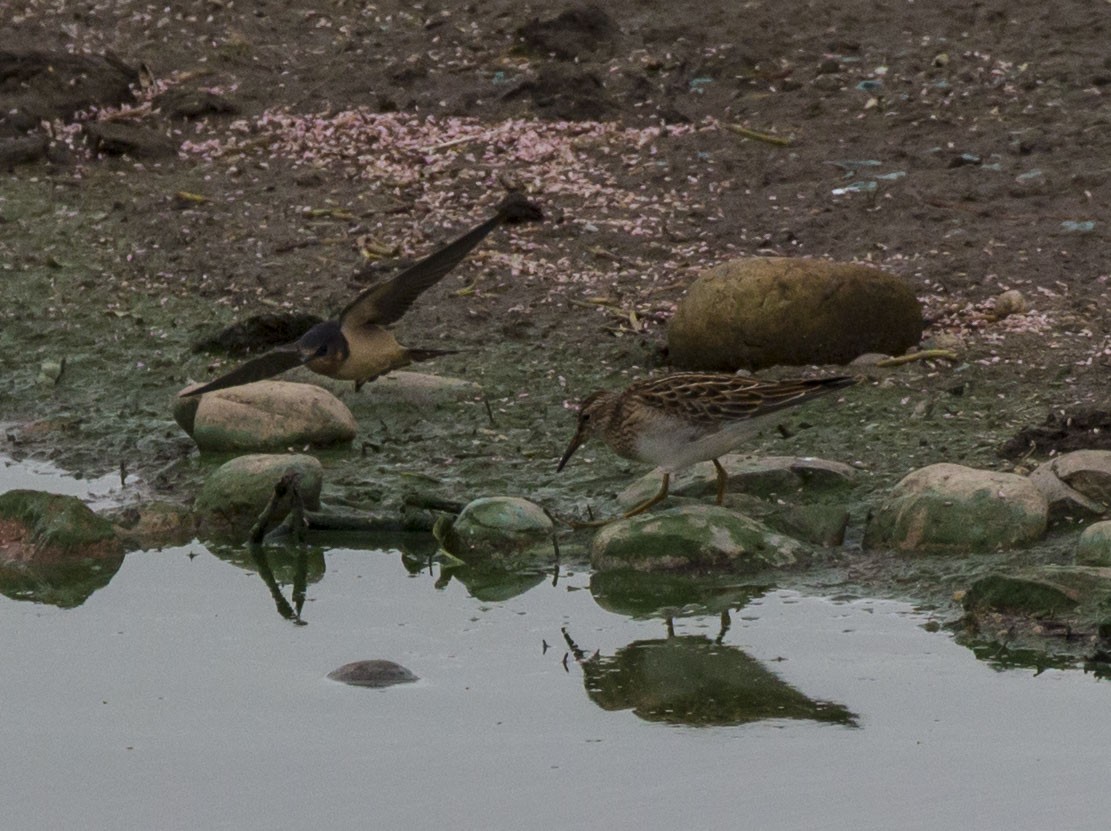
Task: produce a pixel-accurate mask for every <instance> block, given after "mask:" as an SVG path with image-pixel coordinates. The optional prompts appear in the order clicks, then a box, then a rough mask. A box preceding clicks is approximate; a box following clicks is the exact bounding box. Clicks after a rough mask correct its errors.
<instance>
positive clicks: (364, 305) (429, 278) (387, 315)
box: [339, 193, 544, 332]
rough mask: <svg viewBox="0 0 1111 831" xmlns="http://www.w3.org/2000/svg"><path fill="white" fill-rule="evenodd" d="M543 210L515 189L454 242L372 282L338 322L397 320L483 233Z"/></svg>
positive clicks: (534, 217) (347, 325) (532, 218)
mask: <svg viewBox="0 0 1111 831" xmlns="http://www.w3.org/2000/svg"><path fill="white" fill-rule="evenodd" d="M543 217H544V214H543V212H542V211H541V210H540V208H539V207H538V206H537V205H536V204H535V203H533V202H530V201H529V200H527V199H525V197H524V196H522V195H520V194H518V193H511V194H510V195H509V196H507V197H506V198H505V200H504V201H503V202H502V203H501V205H499V206H498V211H497V213H495V214H494V215H493V216H492V217H490V218H489V219H488V220H486V221H485V222H483V223H482V224H481V225H477V226H475V227H474V228H472V229H471V230H470V231H468V232H467V233H466V234H464V235H463V236H461V237H459V239H457V240H455V242H452V243H450V244H449V245H446V246H444V247H443V248H441V249H440V250H439V251H436V252H435V253H433V254H429V255H428V256H427V257H425V258H424V259H423V260H421V261H420V262H419V263H417V264H416V265H413V266H411V267H410V268H407V269H405V271H403V272H401V273H400V274H398V275H397V276H395V277H391V278H390V279H389V280H384V281H382V282H381V283H376V284H375V285H373V286H370V287H369V288H367V289H366V290H364V291H363V292H362V293H361V294H359V296H358V297H356V298H355V299H354V300H352V301H351V302H350V303H349V304H348V305H347V308H345V309H344V310H343V312H342V313H341V314H340V317H339V320H340V325H341V326H342V327H343V330H344V332H350V331H352V330H353V329H356V328H358V327H360V326H365V325H366V324H368V323H373V324H378V325H380V326H385V325H387V324H390V323H395V322H397V321H398V320H399V319H400V318H401V316H402V315H403V314H405V312H406V311H408V309H409V307H410V306H411V305H413V301H414V300H416V299H417V297H419V296H420V294H421V292H423V291H425V290H426V289H428V288H430V287H431V286H433V285H435V284H436V283H437V282H438V281H439V280H440V279H441V278H442V277H443V276H444V275H445V274H447V273H448V272H449V271H451V270H452V269H453V268H455V266H457V265H459V263H460V262H462V260H463V258H464V257H466V256H467V254H469V253H470V252H471V251H472V250H473V249H474V248H475V246H477V245H478V244H479V243H480V242H482V240H483V239H485V238H486V236H487V235H488V234H489V233H490V232H491V231H493V230H494V229H495V228H497V227H498V226H499V225H501V224H502V223H503V222H506V223H509V224H511V225H512V224H517V223H521V222H536V221H539V220H541V219H543Z"/></svg>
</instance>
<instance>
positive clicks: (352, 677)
mask: <svg viewBox="0 0 1111 831" xmlns="http://www.w3.org/2000/svg"><path fill="white" fill-rule="evenodd" d="M328 677H329V678H331V679H332V680H333V681H339V682H340V683H341V684H350V685H351V686H353V687H392V686H393V685H394V684H410V683H412V682H413V681H418V680H420V679H418V678H417V676H415V675H414V674H413V673H412V672H410V671H409V670H407V669H406V668H405V667H403V666H402V665H401V664H395V663H394V662H393V661H384V660H381V659H375V660H370V661H352V662H351V663H349V664H344V665H343V666H341V667H339V668H338V669H333V670H332V671H331V672H329V673H328Z"/></svg>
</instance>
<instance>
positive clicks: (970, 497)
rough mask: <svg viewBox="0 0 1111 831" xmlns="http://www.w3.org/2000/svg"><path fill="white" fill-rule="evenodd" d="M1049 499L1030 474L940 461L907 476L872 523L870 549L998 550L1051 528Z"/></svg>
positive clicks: (868, 538) (867, 543)
mask: <svg viewBox="0 0 1111 831" xmlns="http://www.w3.org/2000/svg"><path fill="white" fill-rule="evenodd" d="M1048 517H1049V504H1048V502H1047V501H1046V498H1045V496H1044V495H1043V494H1042V493H1041V491H1039V490H1038V488H1037V486H1036V485H1035V484H1034V483H1033V482H1031V481H1030V480H1029V479H1027V478H1026V477H1024V476H1018V475H1016V474H1014V473H1001V472H998V471H994V470H977V469H975V468H970V467H965V466H963V465H954V464H936V465H930V466H928V467H924V468H921V469H919V470H916V471H914V472H912V473H909V474H907V475H906V476H904V477H903V478H902V479H901V480H900V481H899V482H898V484H896V485H895V487H894V488H893V489H892V490H891V493H890V494H888V496H887V498H886V499H885V500H884V501H883V503H882V504H881V505H880V506H879V508H878V509H877V510H876V511H875V513H874V514H873V515H872V517H871V519H870V520H869V522H868V527H867V529H866V530H865V534H864V545H865V547H866V548H894V549H896V550H899V551H918V552H931V551H933V552H947V551H949V552H954V553H956V552H968V553H972V552H976V551H996V550H1000V549H1008V548H1013V547H1015V546H1021V545H1026V544H1029V543H1031V542H1034V541H1035V540H1037V539H1038V538H1039V537H1041V535H1042V534H1043V533H1045V529H1046V524H1047V522H1048Z"/></svg>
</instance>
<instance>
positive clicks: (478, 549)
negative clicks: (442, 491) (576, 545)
mask: <svg viewBox="0 0 1111 831" xmlns="http://www.w3.org/2000/svg"><path fill="white" fill-rule="evenodd" d="M553 531H554V528H553V526H552V521H551V519H550V518H549V517H548V515H547V514H546V513H544V510H543V509H542V508H541V507H540V506H539V505H536V504H534V503H532V502H529V501H528V500H527V499H521V498H519V497H515V496H487V497H483V498H481V499H476V500H474V501H473V502H470V503H468V504H467V505H466V506H465V507H464V508H463V510H462V512H460V514H459V516H458V518H457V519H456V520H455V522H454V523H453V524H452V525H451V527H450V528H448V529H447V530H446V531H445V532H444V533H443V534H442V542H443V545H444V548H445V549H447V551H449V552H450V553H452V554H454V555H455V556H457V557H459V558H460V559H462V560H467V561H480V560H496V561H502V562H504V561H508V560H517V559H528V558H531V557H535V556H537V555H544V556H550V555H552V554H554V552H555V544H554V542H553V537H552V534H553Z"/></svg>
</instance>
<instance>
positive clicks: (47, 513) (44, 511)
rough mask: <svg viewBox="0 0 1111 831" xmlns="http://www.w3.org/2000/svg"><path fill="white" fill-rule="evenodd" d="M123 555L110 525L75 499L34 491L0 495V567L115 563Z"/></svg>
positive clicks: (120, 544)
mask: <svg viewBox="0 0 1111 831" xmlns="http://www.w3.org/2000/svg"><path fill="white" fill-rule="evenodd" d="M122 553H123V543H122V542H121V541H120V539H119V537H118V536H117V535H116V530H115V528H114V526H113V525H112V523H111V522H109V521H108V520H106V519H104V518H103V517H101V516H98V515H97V514H96V513H94V512H93V510H92V509H91V508H89V506H88V505H86V504H85V503H84V502H82V501H81V500H80V499H78V498H77V497H75V496H60V495H58V494H53V493H44V492H42V491H34V490H10V491H7V492H6V493H3V494H0V562H7V563H24V564H36V565H48V564H61V563H66V562H72V561H79V560H88V559H96V560H99V559H108V560H113V559H116V558H118V557H120V556H121V555H122Z"/></svg>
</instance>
